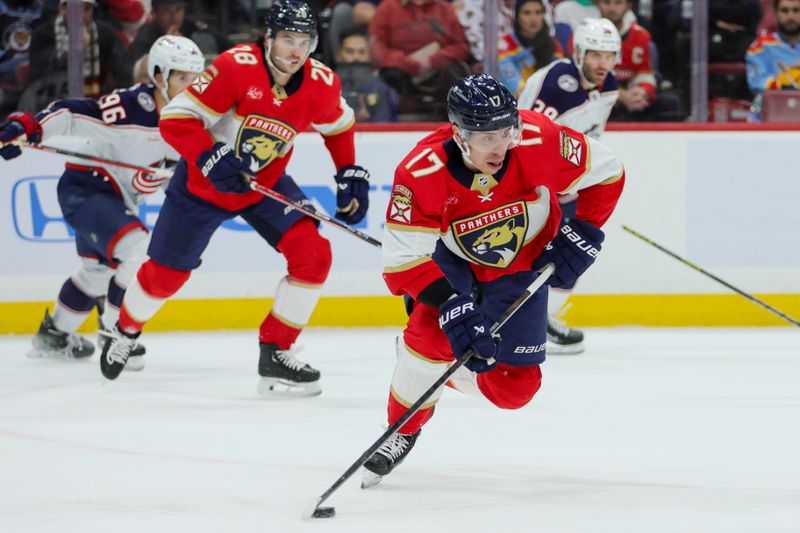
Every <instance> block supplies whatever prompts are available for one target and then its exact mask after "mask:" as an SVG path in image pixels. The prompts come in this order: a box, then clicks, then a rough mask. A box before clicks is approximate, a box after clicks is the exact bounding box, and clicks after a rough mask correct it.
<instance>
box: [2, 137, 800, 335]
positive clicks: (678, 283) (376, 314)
mask: <svg viewBox="0 0 800 533" xmlns="http://www.w3.org/2000/svg"><path fill="white" fill-rule="evenodd" d="M424 134H425V131H422V129H421V130H420V131H396V130H395V131H391V130H390V131H368V132H360V133H358V134H357V140H356V142H357V153H358V161H359V163H360V164H362V165H364V166H365V167H367V168H368V169H369V170H370V171H371V172H372V176H373V178H372V192H371V196H370V201H371V209H370V213H369V216H368V218H367V220H365V221H364V222H363V223H362V224H360V225H359V226H358V229H360V230H362V231H364V232H366V233H368V234H370V235H373V236H375V237H377V238H379V239H380V238H381V237H382V235H381V232H382V222H383V219H384V215H385V209H386V205H387V203H388V200H389V190H390V186H391V181H392V176H393V172H394V167H395V166H396V164H397V163H398V162H399V161H400V160H401V159H402V157H403V156H404V155H405V154H406V153H407V151H408V150H409V149H410V148H411V147H412V146H413V144H414V143H415V142H416V141H417V140H418V139H419V138H421V137H422V136H423V135H424ZM604 141H605V142H606V143H607V144H609V145H610V146H611V147H612V148H613V149H614V150H615V151H616V153H617V154H618V155H619V156H620V158H621V159H622V160H623V162H624V163H625V166H626V171H627V184H626V189H625V192H624V194H623V197H622V199H621V201H620V205H619V207H618V209H617V211H616V213H615V214H614V216H613V217H612V218H611V220H609V222H608V223H607V225H606V226H605V227H604V230H605V231H606V235H607V237H606V243H605V245H604V248H603V252H602V254H601V256H600V259H599V260H598V262H597V263H596V265H595V266H594V267H593V268H592V269H591V270H590V271H589V272H588V273H587V274H586V276H585V277H584V279H582V280H581V283H580V284H579V285H578V289H577V291H576V294H575V295H573V298H572V301H573V304H574V305H573V306H572V308H571V309H570V310H569V313H568V315H567V316H568V319H569V320H570V322H571V323H574V324H575V325H585V326H609V325H621V324H640V325H659V326H690V325H729V326H731V325H733V326H736V325H781V324H782V322H781V321H780V320H779V319H777V318H774V317H773V316H772V315H770V314H769V313H767V312H766V311H764V310H762V309H761V308H759V307H757V306H755V305H753V304H752V303H750V302H748V301H747V300H745V299H743V298H741V297H740V296H737V295H735V294H732V293H731V292H730V291H729V290H728V289H726V288H725V287H723V286H721V285H719V284H717V283H716V282H714V281H712V280H710V279H708V278H706V277H704V276H702V275H701V274H699V273H697V272H695V271H694V270H691V269H689V268H688V267H687V266H685V265H683V264H681V263H680V262H678V261H676V260H675V259H672V258H670V257H668V256H666V255H664V254H663V253H662V252H659V251H658V250H655V249H654V248H652V247H650V246H648V245H647V244H645V243H643V242H641V241H639V240H638V239H635V238H634V237H632V236H631V235H629V234H628V233H626V232H624V231H623V230H622V229H621V227H620V226H621V225H622V224H625V225H627V226H629V227H631V228H633V229H634V230H636V231H638V232H640V233H643V234H644V235H646V236H648V237H650V238H651V239H653V240H654V241H656V242H658V243H660V244H661V245H663V246H665V247H667V248H669V249H671V250H672V251H674V252H676V253H678V254H680V255H682V256H684V257H687V258H688V259H690V260H691V261H693V262H694V263H696V264H698V265H700V266H702V267H703V268H705V269H707V270H709V271H711V272H713V273H714V274H716V275H717V276H719V277H721V278H723V279H725V280H727V281H728V282H730V283H732V284H733V285H735V286H737V287H739V288H740V289H742V290H744V291H747V292H750V293H753V294H756V295H759V296H760V297H763V298H764V299H765V300H766V301H768V302H769V303H770V304H771V305H773V306H775V307H777V308H779V309H781V310H782V311H784V312H786V313H788V314H790V315H794V316H798V315H800V246H798V243H800V237H798V233H797V231H798V229H797V228H800V210H799V209H798V207H797V199H798V198H800V180H797V177H796V169H794V168H793V167H794V165H792V164H791V161H792V156H793V155H794V153H795V152H796V150H797V146H800V131H798V130H785V131H780V130H774V131H773V130H765V129H755V128H748V129H743V130H735V131H734V130H729V129H714V128H708V127H706V128H703V129H697V128H690V127H668V128H661V129H656V128H653V129H651V130H648V131H641V130H636V131H630V130H628V129H627V128H624V127H623V128H620V127H617V129H616V131H610V132H608V133H607V134H606V135H605V137H604ZM296 145H297V147H296V153H295V156H294V159H293V160H292V162H291V164H290V165H289V173H290V174H291V175H292V176H294V177H295V178H296V180H297V181H298V182H300V183H301V184H302V185H303V188H304V190H305V192H306V194H307V195H308V196H309V197H310V198H312V199H313V200H314V202H315V203H316V205H317V207H318V208H321V209H325V210H326V211H328V212H329V213H332V212H333V211H334V208H335V190H334V187H333V185H334V183H333V179H332V175H333V172H334V169H333V165H332V163H331V161H330V157H329V156H328V155H327V153H326V150H325V147H324V145H323V143H322V140H321V138H320V137H319V136H318V135H315V134H303V135H301V136H300V137H299V139H298V140H297V142H296ZM63 162H64V158H62V157H60V156H56V155H52V154H45V153H38V152H36V153H31V152H26V153H25V154H23V156H22V157H20V158H18V159H16V160H13V161H10V162H2V163H0V165H2V168H3V172H2V176H3V179H0V205H2V208H0V249H2V250H3V253H2V260H0V333H30V332H33V331H34V329H35V327H36V326H37V324H38V322H39V320H40V318H41V314H42V313H43V309H44V307H45V306H47V305H51V303H50V302H51V301H52V299H53V298H55V296H56V294H57V292H58V290H59V287H60V285H61V283H62V282H63V280H64V279H65V278H66V276H67V275H68V274H69V273H71V272H72V271H73V270H75V269H76V268H77V266H78V260H77V257H76V256H75V252H74V243H73V241H72V237H71V235H70V229H69V228H68V227H67V226H66V224H65V223H64V221H63V219H62V218H61V214H60V210H59V207H58V203H57V200H56V184H57V181H58V176H59V175H60V173H61V171H62V168H63ZM162 200H163V195H161V194H158V195H154V196H153V197H152V198H151V199H150V200H149V201H148V202H147V203H146V204H145V205H142V206H141V207H140V215H141V217H142V219H143V220H144V221H145V223H146V224H147V225H148V226H150V227H152V225H153V224H154V222H155V220H156V218H157V214H158V207H159V206H160V204H161V202H162ZM323 234H324V235H325V236H326V237H327V238H329V239H330V240H331V241H332V244H333V250H334V265H333V269H332V273H331V276H330V279H329V282H328V283H327V285H326V288H325V292H324V294H323V299H322V301H321V302H320V305H319V308H318V309H317V311H316V312H315V314H314V316H313V317H312V322H311V323H312V325H320V326H373V325H400V324H402V323H403V317H404V312H403V309H402V304H401V303H400V301H399V299H398V298H395V297H392V296H390V295H389V294H388V292H387V290H386V288H385V285H384V284H383V280H382V278H381V262H380V251H379V250H378V249H377V248H374V247H372V246H370V245H369V244H367V243H365V242H362V241H360V240H358V239H356V238H354V237H353V236H351V235H350V234H346V233H344V232H339V231H337V230H335V229H332V228H328V227H326V228H324V229H323ZM284 268H285V264H284V261H283V259H282V257H281V256H279V255H278V254H277V253H275V252H274V251H272V250H271V249H270V248H269V246H268V245H267V244H265V243H264V242H263V241H261V240H260V239H259V238H258V237H257V236H256V235H255V233H254V232H253V231H251V230H250V229H249V228H248V227H247V226H246V225H245V224H243V223H241V221H237V220H233V221H231V222H230V223H228V224H226V225H225V226H224V227H223V228H221V229H220V230H219V231H218V232H217V234H216V235H215V236H214V238H213V239H212V242H211V245H210V246H209V248H208V250H207V252H206V255H205V257H204V260H203V265H202V267H201V268H200V270H199V271H197V272H196V273H195V274H193V276H192V278H191V279H190V281H189V282H188V283H187V284H186V286H185V287H184V288H183V289H182V290H181V291H180V292H179V293H178V295H177V296H176V298H175V299H174V300H173V301H171V302H169V303H168V304H167V305H166V306H165V307H164V309H162V311H161V312H160V313H159V315H158V316H157V317H156V318H155V319H154V320H153V321H152V322H151V323H150V324H149V325H148V329H151V330H173V329H176V330H187V329H237V328H251V327H256V326H257V325H258V324H259V323H260V321H261V320H262V318H263V316H264V315H265V314H266V312H267V310H268V308H269V305H270V299H269V298H270V297H271V295H272V294H273V291H274V288H275V286H276V284H277V282H278V280H279V279H280V277H281V276H282V275H283V274H284Z"/></svg>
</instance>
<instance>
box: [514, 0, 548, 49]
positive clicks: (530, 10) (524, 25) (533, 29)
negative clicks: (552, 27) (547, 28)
mask: <svg viewBox="0 0 800 533" xmlns="http://www.w3.org/2000/svg"><path fill="white" fill-rule="evenodd" d="M517 25H518V26H519V31H520V33H521V34H522V36H523V37H527V38H528V39H533V38H534V37H536V34H537V33H539V32H540V31H541V29H542V27H544V6H543V5H542V4H540V3H539V2H538V1H535V0H534V1H531V2H526V3H524V4H522V7H521V8H519V14H518V15H517Z"/></svg>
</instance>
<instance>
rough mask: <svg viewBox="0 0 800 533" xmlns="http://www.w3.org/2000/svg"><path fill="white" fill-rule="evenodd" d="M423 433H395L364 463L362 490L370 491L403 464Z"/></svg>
mask: <svg viewBox="0 0 800 533" xmlns="http://www.w3.org/2000/svg"><path fill="white" fill-rule="evenodd" d="M421 432H422V431H421V430H420V431H417V432H416V433H414V434H413V435H401V434H400V433H395V434H394V435H392V436H391V437H390V438H389V440H387V441H386V442H384V443H383V444H382V445H381V447H380V448H378V451H376V452H375V453H373V454H372V456H371V457H370V458H369V459H367V462H366V463H364V477H363V478H362V479H361V488H362V489H368V488H370V487H374V486H375V485H377V484H378V483H380V482H381V480H382V479H383V477H384V476H386V475H388V474H389V473H390V472H391V471H392V470H394V468H395V467H396V466H397V465H399V464H400V463H402V462H403V459H405V458H406V455H408V452H410V451H411V448H413V447H414V444H415V443H416V442H417V437H419V434H420V433H421Z"/></svg>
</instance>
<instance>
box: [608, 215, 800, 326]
mask: <svg viewBox="0 0 800 533" xmlns="http://www.w3.org/2000/svg"><path fill="white" fill-rule="evenodd" d="M622 229H624V230H625V231H627V232H628V233H630V234H631V235H633V236H634V237H638V238H639V239H641V240H643V241H644V242H646V243H647V244H649V245H650V246H653V247H654V248H658V249H659V250H661V251H662V252H664V253H665V254H667V255H669V256H671V257H674V258H675V259H677V260H678V261H680V262H681V263H683V264H684V265H686V266H688V267H691V268H693V269H695V270H697V271H698V272H700V273H701V274H705V275H706V276H708V277H709V278H711V279H713V280H714V281H716V282H718V283H721V284H722V285H725V286H726V287H727V288H729V289H730V290H732V291H733V292H735V293H737V294H739V295H741V296H744V297H745V298H747V299H748V300H750V301H751V302H753V303H754V304H756V305H760V306H761V307H763V308H764V309H766V310H767V311H769V312H771V313H774V314H776V315H778V316H779V317H781V318H782V319H784V320H785V321H787V322H789V323H790V324H794V325H795V326H798V327H800V322H798V321H797V320H795V319H793V318H792V317H790V316H788V315H787V314H785V313H782V312H780V311H778V310H777V309H775V308H774V307H772V306H771V305H769V304H768V303H766V302H764V301H763V300H759V299H758V298H756V297H755V296H753V295H752V294H748V293H746V292H744V291H743V290H741V289H738V288H736V287H734V286H733V285H731V284H730V283H728V282H727V281H725V280H722V279H720V278H718V277H717V276H715V275H714V274H712V273H711V272H708V271H707V270H704V269H703V268H701V267H699V266H697V265H695V264H694V263H692V262H691V261H689V260H688V259H684V258H683V257H681V256H679V255H678V254H676V253H675V252H672V251H670V250H668V249H666V248H664V247H663V246H661V245H660V244H658V243H657V242H654V241H652V240H651V239H648V238H647V237H645V236H644V235H642V234H641V233H638V232H636V231H634V230H632V229H631V228H629V227H628V226H625V225H624V224H623V225H622Z"/></svg>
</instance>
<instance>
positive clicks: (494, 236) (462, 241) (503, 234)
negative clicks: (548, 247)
mask: <svg viewBox="0 0 800 533" xmlns="http://www.w3.org/2000/svg"><path fill="white" fill-rule="evenodd" d="M451 228H452V230H453V236H454V237H455V241H456V243H458V246H459V248H461V251H462V252H464V254H465V255H466V256H467V257H468V258H469V259H470V260H472V261H474V262H476V263H478V264H480V265H484V266H489V267H494V268H506V267H507V266H508V265H510V264H511V262H512V261H513V260H514V258H515V257H517V254H518V253H519V251H520V249H521V248H522V244H523V243H524V241H525V233H526V232H527V230H528V210H527V209H526V208H525V202H514V203H512V204H507V205H504V206H502V207H498V208H497V209H494V210H492V211H489V212H486V213H481V214H480V215H477V216H473V217H469V218H462V219H460V220H456V221H455V222H453V223H452V225H451Z"/></svg>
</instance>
